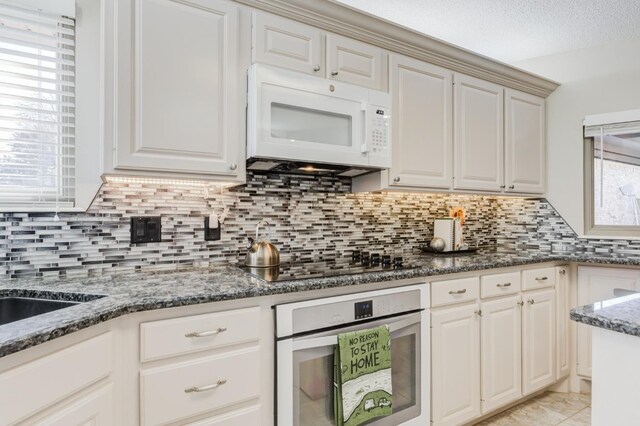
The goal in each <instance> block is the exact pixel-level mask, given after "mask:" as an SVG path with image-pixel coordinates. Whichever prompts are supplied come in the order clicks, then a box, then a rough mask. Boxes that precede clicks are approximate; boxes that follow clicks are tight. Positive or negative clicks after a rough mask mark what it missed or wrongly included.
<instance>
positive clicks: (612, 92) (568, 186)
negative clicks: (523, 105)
mask: <svg viewBox="0 0 640 426" xmlns="http://www.w3.org/2000/svg"><path fill="white" fill-rule="evenodd" d="M513 65H515V66H517V67H520V68H523V69H525V70H527V71H530V72H533V73H535V74H539V75H542V76H544V77H548V78H551V79H553V80H556V81H557V82H559V83H561V86H560V87H559V88H558V89H557V90H556V91H555V92H554V93H552V94H551V95H550V96H549V98H547V141H548V171H547V173H548V176H547V177H548V180H547V199H548V200H549V201H550V202H551V204H552V205H553V206H554V207H555V208H556V209H557V210H558V212H559V213H560V214H561V215H562V217H563V218H564V219H565V220H566V221H567V223H569V225H570V226H571V227H572V228H573V229H574V230H575V231H576V232H577V233H578V234H580V235H583V233H584V224H583V222H584V218H583V187H582V177H583V170H582V169H583V167H582V161H583V157H582V156H583V151H582V147H583V139H582V120H583V118H584V117H585V116H586V115H591V114H600V113H605V112H614V111H624V110H628V109H639V108H640V40H635V41H631V42H625V43H616V44H612V45H606V46H600V47H595V48H588V49H580V50H574V51H571V52H567V53H561V54H557V55H551V56H545V57H541V58H534V59H528V60H526V61H522V62H518V63H515V64H513Z"/></svg>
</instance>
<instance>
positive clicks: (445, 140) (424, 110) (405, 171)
mask: <svg viewBox="0 0 640 426" xmlns="http://www.w3.org/2000/svg"><path fill="white" fill-rule="evenodd" d="M389 60H390V66H389V68H390V75H391V97H392V98H393V107H392V110H391V113H392V115H393V126H392V131H393V144H392V146H393V155H392V158H393V164H392V167H391V170H390V171H389V180H390V182H389V184H390V185H401V186H419V187H431V188H446V189H448V188H451V185H452V183H453V131H452V122H453V109H452V105H451V102H452V97H453V89H452V83H451V80H452V73H451V71H448V70H446V69H444V68H440V67H436V66H435V65H430V64H427V63H425V62H422V61H418V60H416V59H412V58H407V57H406V56H401V55H391V57H390V59H389Z"/></svg>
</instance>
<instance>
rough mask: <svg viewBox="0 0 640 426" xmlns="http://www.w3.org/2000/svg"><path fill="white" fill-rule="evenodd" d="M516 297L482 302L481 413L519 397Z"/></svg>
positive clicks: (519, 369) (517, 305)
mask: <svg viewBox="0 0 640 426" xmlns="http://www.w3.org/2000/svg"><path fill="white" fill-rule="evenodd" d="M520 303H521V298H520V295H519V294H518V295H515V296H511V297H505V298H501V299H497V300H491V301H488V302H482V304H481V305H480V306H481V309H482V333H481V335H482V346H481V348H482V350H481V353H482V368H481V371H482V413H488V412H490V411H493V410H495V409H496V408H498V407H501V406H503V405H506V404H508V403H510V402H512V401H515V400H517V399H519V398H520V397H521V395H522V392H521V381H522V371H521V368H522V356H521V355H522V354H521V336H522V330H521V317H522V314H521V307H520Z"/></svg>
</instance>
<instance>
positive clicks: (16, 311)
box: [0, 297, 80, 325]
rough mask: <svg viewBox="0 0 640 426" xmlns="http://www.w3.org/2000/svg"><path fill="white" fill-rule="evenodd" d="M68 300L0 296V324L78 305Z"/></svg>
mask: <svg viewBox="0 0 640 426" xmlns="http://www.w3.org/2000/svg"><path fill="white" fill-rule="evenodd" d="M78 303H80V302H68V301H66V300H48V299H33V298H28V297H0V325H4V324H8V323H10V322H14V321H18V320H21V319H25V318H30V317H34V316H36V315H41V314H46V313H47V312H51V311H56V310H58V309H62V308H67V307H69V306H73V305H77V304H78Z"/></svg>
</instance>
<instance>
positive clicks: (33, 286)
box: [0, 248, 640, 357]
mask: <svg viewBox="0 0 640 426" xmlns="http://www.w3.org/2000/svg"><path fill="white" fill-rule="evenodd" d="M554 261H558V262H561V261H565V262H586V263H605V264H624V265H634V266H640V258H638V259H632V260H629V259H622V258H604V257H595V256H594V255H593V253H588V254H580V253H575V252H573V253H568V252H567V253H564V254H562V253H551V252H548V251H547V252H545V251H538V250H535V249H534V250H517V251H515V250H507V249H503V248H494V249H485V250H481V251H479V252H477V253H476V254H468V255H456V256H435V255H423V256H419V257H416V258H414V259H412V265H413V266H414V267H412V268H407V269H402V270H386V271H380V272H368V273H362V274H357V275H343V276H334V277H327V278H308V279H300V280H292V281H282V282H276V283H267V282H264V281H261V280H259V279H257V278H254V277H252V276H250V275H249V274H247V273H245V272H243V271H241V270H240V269H238V268H236V267H234V266H230V265H226V266H220V267H215V268H208V269H202V268H193V269H188V270H184V271H177V272H140V273H135V274H127V275H115V276H99V277H90V278H86V277H69V278H64V277H61V278H19V279H13V280H2V281H0V297H2V296H22V297H43V298H48V299H60V300H78V301H86V302H85V303H81V304H78V305H75V306H72V307H69V308H65V309H61V310H58V311H54V312H49V313H47V314H43V315H39V316H35V317H31V318H28V319H24V320H21V321H16V322H13V323H9V324H5V325H1V326H0V357H2V356H6V355H9V354H12V353H15V352H17V351H20V350H23V349H26V348H29V347H32V346H35V345H38V344H40V343H44V342H46V341H49V340H52V339H55V338H57V337H60V336H64V335H66V334H69V333H72V332H74V331H77V330H80V329H83V328H87V327H90V326H92V325H95V324H98V323H101V322H104V321H107V320H110V319H112V318H116V317H118V316H121V315H125V314H129V313H133V312H141V311H147V310H153V309H162V308H169V307H176V306H185V305H194V304H198V303H208V302H216V301H223V300H232V299H243V298H249V297H260V296H268V295H274V294H284V293H292V292H301V291H308V290H319V289H325V288H335V287H344V286H357V285H363V284H369V283H377V282H385V281H393V280H400V279H407V278H418V277H428V276H434V275H445V274H452V273H459V272H469V271H479V270H486V269H494V268H505V267H511V266H520V265H528V264H535V263H542V262H554ZM362 290H366V289H362ZM99 296H102V297H99ZM639 303H640V302H639ZM639 306H640V305H639Z"/></svg>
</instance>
